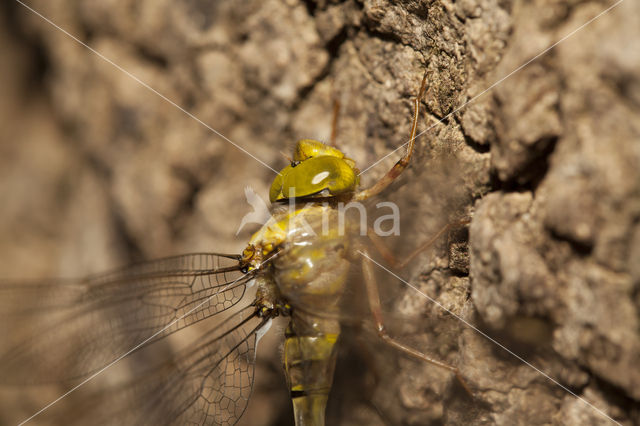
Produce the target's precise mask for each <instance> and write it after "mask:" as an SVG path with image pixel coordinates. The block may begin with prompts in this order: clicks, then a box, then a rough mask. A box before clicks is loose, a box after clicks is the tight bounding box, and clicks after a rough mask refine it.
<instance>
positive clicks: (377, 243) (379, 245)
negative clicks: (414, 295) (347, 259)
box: [367, 219, 470, 269]
mask: <svg viewBox="0 0 640 426" xmlns="http://www.w3.org/2000/svg"><path fill="white" fill-rule="evenodd" d="M468 223H470V220H469V219H461V220H457V221H455V222H450V223H448V224H446V225H445V226H443V227H442V228H440V230H439V231H438V232H436V233H435V235H433V236H432V237H431V238H429V239H428V240H427V241H425V242H424V243H423V244H421V245H420V246H418V248H416V249H414V250H413V251H412V252H411V253H409V254H408V255H407V256H405V257H404V259H403V260H399V259H398V258H396V256H395V255H394V254H393V253H392V252H391V250H389V248H388V247H387V246H386V245H385V243H384V241H382V238H380V236H378V235H377V234H376V233H375V232H374V231H373V230H372V229H371V228H368V229H367V237H368V238H369V240H371V243H372V244H373V246H374V247H375V249H376V250H377V251H378V253H380V255H381V256H382V257H383V258H384V260H385V261H386V262H387V263H388V264H389V265H390V266H391V267H392V268H394V269H402V268H404V267H405V266H407V265H408V264H409V262H411V261H412V260H413V259H414V258H415V257H416V256H417V255H418V254H420V253H422V252H423V251H425V250H427V249H428V248H429V247H431V246H432V245H433V244H434V243H435V242H436V241H438V239H439V238H440V237H441V236H442V235H444V234H445V233H447V232H449V231H450V230H451V229H454V228H457V227H459V226H463V225H467V224H468Z"/></svg>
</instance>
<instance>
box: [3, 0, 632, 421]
mask: <svg viewBox="0 0 640 426" xmlns="http://www.w3.org/2000/svg"><path fill="white" fill-rule="evenodd" d="M26 4H27V5H28V6H29V7H32V8H33V9H34V10H35V11H37V12H38V13H40V14H42V15H43V16H44V17H46V18H47V19H49V20H50V21H51V22H52V23H53V24H55V26H59V27H60V28H56V27H55V26H54V25H52V24H51V23H48V22H46V21H45V20H44V19H43V17H42V16H38V15H37V14H36V13H35V12H34V11H32V10H29V9H28V8H26V7H25V6H23V5H21V4H20V3H18V2H13V1H8V2H3V3H2V5H1V6H0V21H1V22H2V25H0V63H2V64H3V66H2V67H0V90H1V93H2V96H0V196H1V199H2V208H1V209H0V276H1V277H2V278H20V279H26V278H35V279H38V278H44V277H53V276H56V277H60V276H62V277H79V276H84V275H87V274H90V273H95V272H99V271H104V270H107V269H109V268H113V267H117V266H120V265H124V264H127V263H129V262H132V261H136V260H142V259H151V258H155V257H160V256H166V255H172V254H180V253H187V252H198V251H204V252H212V251H213V252H227V253H234V252H240V250H241V249H242V248H243V246H244V244H245V243H246V241H247V239H248V238H249V236H250V235H251V233H252V232H253V231H255V228H249V227H247V228H244V229H243V230H242V232H240V233H239V234H238V235H236V230H237V229H238V226H239V225H240V220H241V218H242V216H243V215H244V214H245V213H247V212H249V211H250V207H249V206H248V205H247V203H246V201H245V195H244V189H245V187H247V186H250V187H251V188H253V189H254V190H255V191H256V192H257V193H258V194H261V195H263V196H264V198H265V199H266V198H267V191H268V188H269V185H270V183H271V180H272V179H273V176H274V172H273V170H270V169H269V168H268V167H267V166H269V167H271V168H273V169H275V170H279V169H280V168H282V167H283V166H284V165H285V164H286V159H285V157H284V156H283V155H282V153H288V152H290V150H291V147H292V146H293V144H294V143H295V141H296V140H297V139H300V138H316V139H319V140H323V141H327V140H328V139H329V137H330V133H331V120H332V109H333V104H334V102H335V101H339V103H340V106H341V108H340V116H339V122H338V145H339V146H340V147H341V148H342V149H343V150H344V151H345V152H346V153H347V154H348V155H349V156H350V157H351V158H354V159H355V160H356V162H357V164H358V165H359V167H360V168H361V170H365V169H367V168H368V166H369V165H371V164H373V163H374V162H375V161H377V160H378V159H380V158H382V157H383V156H385V155H386V154H388V153H389V152H391V151H392V150H394V149H395V148H397V147H399V146H401V145H402V144H403V143H404V142H406V140H407V136H408V133H409V128H410V123H411V114H412V103H411V98H412V96H414V94H415V93H416V92H417V89H418V86H419V84H420V80H421V78H422V76H423V74H424V73H425V72H427V74H428V82H429V85H428V90H427V94H426V96H425V99H424V101H423V103H422V105H423V110H424V111H423V114H422V115H421V117H420V124H419V129H420V130H424V131H425V134H424V135H423V136H421V137H420V138H419V140H418V142H417V149H416V155H415V158H414V161H413V163H412V165H411V167H410V169H409V170H408V171H407V173H406V174H405V175H403V177H402V179H400V181H399V182H398V183H397V184H395V185H394V186H393V187H392V188H391V190H389V191H387V193H385V194H382V195H383V197H382V198H384V199H389V200H392V201H394V202H396V203H397V204H398V205H399V206H400V207H401V217H402V229H401V236H400V237H399V238H396V239H394V240H393V241H390V242H389V244H390V245H391V246H392V247H393V248H394V249H395V251H396V253H399V255H400V256H402V254H405V253H408V252H410V251H411V249H412V248H414V247H416V246H417V245H418V244H419V243H420V242H422V241H425V240H426V239H427V238H428V237H429V236H431V235H433V234H434V233H435V232H436V231H437V230H438V229H439V228H440V227H441V226H442V225H443V224H445V223H448V222H450V221H452V220H456V219H459V218H462V217H470V218H471V220H472V221H471V225H470V227H469V229H468V230H464V229H463V230H461V231H460V232H457V233H454V234H453V235H449V236H448V237H447V238H443V240H442V241H440V242H439V243H438V244H437V245H436V247H434V249H433V250H431V251H428V252H426V253H424V254H423V255H421V256H420V257H419V258H418V259H417V260H416V261H415V262H412V264H411V265H410V266H409V267H408V268H406V269H405V270H403V271H401V275H402V276H403V277H404V278H405V279H407V280H409V281H411V282H412V283H414V284H415V285H417V286H418V288H419V289H420V290H421V291H423V292H424V293H426V294H428V295H429V296H430V297H433V298H434V299H436V300H438V301H439V302H440V303H442V304H443V305H444V306H446V307H447V308H448V309H451V310H452V311H453V312H455V313H456V314H458V315H460V316H462V317H463V318H465V319H466V320H467V321H469V322H471V323H473V324H475V325H476V326H477V327H478V328H480V329H482V330H483V331H485V332H486V333H488V334H489V335H491V336H492V337H494V338H495V339H497V340H499V341H500V342H501V343H502V344H504V345H505V346H506V347H508V348H510V349H511V350H513V351H514V352H516V353H518V354H519V355H521V356H522V357H523V358H525V359H526V360H527V361H530V362H531V363H532V364H534V365H535V366H537V367H538V368H540V369H541V370H544V371H545V372H547V373H548V374H549V375H550V376H552V377H553V378H555V379H556V380H557V381H558V382H560V383H561V384H563V385H564V386H565V387H567V388H568V389H570V390H571V391H573V392H574V393H576V394H578V395H580V396H581V397H583V398H585V399H586V400H587V401H589V402H590V403H591V404H593V405H594V406H596V407H597V408H598V409H600V410H602V411H603V412H604V413H606V414H607V415H608V416H611V417H612V418H614V419H615V420H617V421H619V422H621V423H623V424H637V423H638V422H640V411H639V409H638V402H639V401H640V386H639V384H640V368H639V367H638V365H640V364H639V362H640V324H639V321H640V262H639V261H638V259H639V258H640V167H638V165H639V164H640V138H639V135H640V120H638V112H639V109H640V83H639V81H640V75H639V74H638V70H639V69H640V53H638V52H640V51H639V50H638V49H637V46H635V43H636V42H637V40H639V39H640V34H639V32H640V30H639V28H640V25H639V24H640V22H639V21H638V17H639V16H640V9H639V6H638V4H636V3H634V2H632V1H630V0H626V1H624V2H622V3H621V4H620V5H619V6H617V7H615V8H614V9H613V10H611V11H610V12H608V13H606V14H604V15H602V16H601V17H599V18H597V19H596V20H595V21H593V22H592V23H590V24H589V25H588V26H586V27H585V28H584V29H582V30H580V31H578V32H577V33H575V35H573V36H571V37H570V38H568V39H567V40H566V41H563V42H562V43H561V44H559V45H558V46H557V47H556V48H554V49H553V50H551V51H549V52H548V53H547V54H545V55H543V56H541V57H539V58H537V59H536V60H535V61H533V62H531V63H528V65H527V66H526V67H524V68H522V69H521V70H519V71H518V72H517V73H515V74H513V75H512V76H510V77H509V78H508V79H506V80H504V81H502V78H503V77H505V76H508V75H509V74H510V73H511V72H512V71H514V70H516V69H518V67H520V66H521V65H522V64H525V63H527V61H529V60H530V59H531V58H533V57H535V56H536V55H538V54H539V53H540V52H542V51H543V50H544V49H546V48H547V47H548V46H550V45H551V44H553V43H555V42H556V41H558V40H560V39H562V38H563V37H565V36H566V35H567V34H570V33H571V32H572V31H573V30H575V29H576V28H579V27H580V26H581V25H583V24H584V23H586V22H588V21H589V20H590V19H592V18H594V17H596V16H598V14H600V13H601V12H603V11H605V10H606V9H607V8H608V7H609V6H611V5H613V4H614V3H613V2H605V1H597V2H587V3H584V2H558V1H555V0H540V1H537V2H526V1H515V2H491V1H464V2H456V3H450V2H446V1H444V2H439V1H430V0H425V1H400V2H388V1H386V0H376V1H373V0H365V1H359V0H346V1H338V0H335V1H334V0H319V1H298V0H290V1H277V0H267V1H264V0H262V1H257V0H256V1H244V2H234V1H223V0H220V1H198V2H196V1H187V0H184V1H179V2H175V1H174V2H169V1H151V0H144V1H140V0H136V1H133V0H112V1H94V0H56V1H45V0H32V1H29V2H26ZM61 29H63V30H64V31H67V32H69V33H70V34H72V35H73V36H74V37H77V38H78V39H79V40H81V41H82V42H83V43H86V44H87V45H88V46H90V47H91V48H92V49H95V51H97V52H99V54H100V55H103V56H104V58H102V57H100V56H99V55H98V54H97V53H96V52H92V51H91V50H90V49H88V48H87V47H85V46H82V45H81V44H79V43H77V42H76V41H74V40H73V39H72V38H70V37H69V35H67V34H64V33H63V32H62V31H61ZM105 58H106V59H107V60H108V61H106V60H105ZM110 62H111V63H110ZM118 67H121V69H118ZM123 70H124V71H126V72H123ZM128 73H130V74H131V75H129V74H128ZM132 75H133V76H135V77H136V78H138V79H139V80H140V81H142V82H143V83H144V84H146V85H148V86H150V87H151V88H153V89H154V90H155V91H157V92H158V93H159V94H161V95H162V96H164V97H166V99H163V97H162V96H159V95H158V93H154V92H153V91H151V90H149V89H148V88H147V87H144V85H143V84H141V83H140V82H139V81H136V80H135V79H134V78H132ZM496 82H500V83H499V84H497V85H495V87H493V86H492V85H493V84H494V83H496ZM489 87H491V91H489V92H487V93H484V91H485V89H487V88H489ZM476 97H478V98H477V99H475V98H476ZM167 99H169V100H170V101H171V102H173V103H175V104H177V105H179V106H180V107H181V108H183V109H184V110H186V111H188V112H189V113H190V114H192V115H193V116H195V117H197V118H198V119H199V120H201V121H202V122H204V123H206V124H207V125H208V126H210V127H211V128H213V129H215V130H216V131H218V132H220V133H221V134H223V135H224V136H225V137H227V138H228V139H229V140H231V141H233V142H234V143H235V144H237V145H238V146H240V147H241V148H242V149H239V148H238V147H236V146H234V145H233V144H231V143H230V142H228V141H226V140H224V139H223V138H221V137H220V136H219V135H216V134H215V133H213V132H212V131H211V130H210V129H209V128H207V127H206V126H204V125H203V124H202V123H201V122H199V121H198V120H196V119H194V118H193V117H191V116H189V115H188V114H186V113H185V112H184V111H182V110H181V109H179V108H177V107H176V106H175V105H173V104H172V103H170V102H168V101H167ZM472 99H473V102H471V103H469V105H466V104H467V102H469V101H470V100H472ZM243 150H246V151H247V152H248V153H249V154H250V155H249V154H248V153H247V152H243ZM400 152H401V151H400ZM400 152H397V153H395V154H394V155H391V156H390V157H388V158H386V159H385V160H384V161H382V162H381V163H380V164H378V165H376V166H375V167H373V168H371V169H370V170H366V172H365V173H364V174H363V175H362V180H363V182H364V183H365V184H367V183H371V182H373V181H375V179H377V178H379V177H380V176H382V174H383V173H384V172H385V171H386V170H387V169H388V168H389V167H390V166H391V165H392V164H393V163H394V161H396V160H397V158H398V156H399V154H400ZM253 157H255V158H253ZM258 160H259V161H258ZM263 163H264V164H263ZM381 276H382V277H385V275H381ZM382 279H384V278H382ZM386 280H387V281H388V283H387V286H388V287H387V290H386V291H387V293H388V294H389V303H390V304H391V305H390V306H392V308H391V309H393V310H394V311H395V312H397V313H398V314H399V316H400V317H402V318H413V320H412V321H413V324H412V325H413V328H412V330H410V331H407V333H408V334H409V336H408V338H410V340H411V341H412V342H414V343H415V344H416V345H418V346H419V347H421V348H428V349H429V350H430V351H432V352H433V353H435V354H436V355H437V357H439V358H441V359H446V360H447V361H448V362H450V363H453V364H456V365H458V366H459V368H460V370H461V371H462V374H463V376H464V377H465V379H466V380H467V381H468V382H469V385H470V387H471V388H472V390H473V391H474V397H473V400H471V401H470V400H469V397H468V396H465V395H464V392H460V389H459V388H458V387H456V385H455V384H454V383H453V380H452V378H451V377H450V374H448V373H446V372H442V371H439V370H438V369H435V368H433V367H431V366H427V365H422V364H419V363H415V362H413V361H410V360H407V359H406V358H404V357H402V356H400V355H398V354H397V353H394V352H393V351H389V350H387V349H382V348H379V347H377V346H374V348H373V350H371V348H369V350H368V351H366V350H365V351H364V353H369V355H362V354H361V351H360V349H359V347H360V346H359V344H356V345H353V346H355V349H353V348H352V349H353V350H351V352H350V354H346V355H344V356H343V357H342V358H341V361H340V362H341V364H340V365H342V367H340V365H339V367H338V371H339V376H337V378H336V381H337V388H336V389H337V390H336V391H335V392H334V397H333V398H334V399H333V401H334V402H332V403H331V405H332V407H333V408H332V410H331V413H330V414H329V415H330V419H332V424H352V423H353V424H356V423H357V424H361V423H362V422H365V423H369V424H412V425H423V424H462V423H464V424H487V423H489V424H551V423H552V424H609V423H610V419H607V417H605V416H603V415H602V414H601V413H599V412H597V411H595V410H594V409H592V408H591V407H589V406H588V405H586V404H584V403H583V402H581V401H580V400H578V399H576V398H575V397H574V396H572V395H570V394H568V393H567V392H565V391H564V390H562V389H560V388H559V387H558V386H556V385H554V384H553V383H551V382H549V380H547V379H545V378H544V377H543V376H541V375H540V374H538V373H537V372H536V371H534V370H533V369H531V368H530V367H528V366H526V365H524V364H523V363H522V362H520V361H519V360H517V359H515V358H514V357H512V356H511V355H509V354H508V353H506V352H504V351H502V350H501V349H499V348H497V347H496V346H495V345H493V344H492V343H490V342H489V341H487V340H486V339H484V338H483V337H482V336H480V335H478V334H477V333H476V332H474V331H473V330H470V329H468V328H465V327H461V326H460V325H459V324H458V326H457V327H456V326H454V325H449V324H450V323H451V321H449V320H450V318H449V319H447V315H446V314H443V313H442V311H441V310H440V309H439V308H438V307H436V306H435V305H433V304H431V303H430V302H429V301H428V300H426V299H425V298H423V297H420V296H417V295H416V293H415V292H413V291H412V290H407V288H406V287H404V286H403V285H402V284H401V283H400V282H399V281H397V280H395V279H391V277H390V276H388V275H386ZM454 322H455V321H454ZM283 326H284V324H280V325H279V327H276V329H277V330H275V332H271V333H270V336H269V339H270V342H268V343H267V342H265V344H264V345H261V352H260V353H259V355H258V357H259V361H258V364H257V366H256V384H255V387H254V393H253V396H252V399H251V401H250V403H249V407H248V409H247V413H246V415H245V416H244V417H243V419H242V420H241V422H242V424H247V425H249V424H251V425H271V424H273V425H275V424H291V421H292V413H291V409H290V407H289V406H290V401H288V400H287V390H286V385H285V380H284V376H283V374H282V373H281V370H280V363H281V361H280V352H279V349H278V345H279V335H280V334H281V330H282V327H283ZM278 328H279V329H278ZM198 332H201V329H198V326H196V327H194V330H192V331H190V333H195V334H192V335H197V333H198ZM68 343H69V344H72V343H73V342H68ZM166 350H167V351H170V350H171V348H170V344H169V345H168V347H167V348H166ZM360 361H361V362H360ZM354 365H358V366H362V365H367V366H371V367H370V368H369V367H366V368H361V369H358V368H354ZM350 375H351V377H350ZM108 384H109V380H108V378H107V379H104V380H103V382H101V383H99V384H95V385H92V386H93V387H94V390H95V391H96V392H100V390H101V389H103V387H104V388H106V387H108ZM354 384H359V386H361V390H360V391H356V390H352V389H356V388H354V387H352V386H355V385H354ZM362 389H365V390H366V391H362ZM61 390H63V388H60V387H58V388H56V387H55V386H52V387H49V388H47V389H46V390H45V389H38V390H32V391H28V390H27V389H22V388H19V387H18V388H12V389H3V390H2V394H1V395H2V398H1V400H2V403H1V404H2V407H1V408H0V412H2V414H1V415H0V423H2V424H13V423H15V422H16V421H19V420H21V419H24V418H26V417H28V416H29V415H31V414H33V413H34V412H35V411H37V410H38V409H39V408H41V407H42V406H44V405H45V404H46V403H48V402H50V401H51V400H53V399H55V398H56V397H57V396H59V395H60V394H61V393H62V392H61ZM354 394H357V397H354ZM82 404H84V403H83V399H82V395H81V394H80V391H79V392H78V395H77V396H76V395H74V396H73V399H72V398H70V399H69V401H68V402H66V403H65V405H64V406H62V404H61V406H60V407H57V408H56V409H57V410H59V411H60V412H65V413H66V414H65V416H68V418H70V419H72V418H73V416H74V413H75V412H76V410H77V411H78V412H80V411H82V410H84V409H85V407H83V406H82ZM45 414H46V413H43V415H42V416H39V417H38V418H36V419H34V420H33V422H32V424H50V423H51V422H52V421H53V420H51V418H55V417H51V418H47V416H46V415H45ZM58 418H60V417H58Z"/></svg>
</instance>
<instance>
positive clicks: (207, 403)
mask: <svg viewBox="0 0 640 426" xmlns="http://www.w3.org/2000/svg"><path fill="white" fill-rule="evenodd" d="M269 321H270V320H269V319H267V318H260V317H258V315H257V312H256V308H255V306H253V305H250V306H247V307H245V308H243V309H241V310H240V311H238V312H236V313H234V314H233V315H232V316H230V317H229V318H228V319H226V320H225V321H224V322H222V323H220V324H217V325H216V326H215V328H214V329H212V330H211V331H209V332H207V333H206V334H205V335H204V336H200V337H199V338H198V339H197V341H196V342H195V343H193V344H191V345H190V346H188V347H186V348H185V349H182V350H181V351H180V352H179V353H178V354H177V355H176V356H175V357H174V358H173V359H172V360H170V361H167V362H163V363H162V364H160V365H157V366H155V367H154V368H151V369H145V370H142V371H139V372H137V373H136V374H135V375H134V376H133V377H131V378H129V379H128V380H127V381H126V382H125V383H122V384H120V385H117V386H115V387H112V388H109V389H108V390H107V391H103V392H100V393H97V394H95V395H93V396H91V397H90V398H89V400H87V401H85V404H83V406H82V407H76V408H74V410H73V412H72V413H71V414H70V415H69V416H68V417H66V418H64V419H61V420H62V421H61V423H65V424H69V423H72V424H88V423H89V424H99V425H122V424H131V425H133V424H135V425H169V424H175V425H232V424H234V423H236V421H237V420H238V419H239V418H240V417H241V416H242V414H243V413H244V410H245V408H246V406H247V403H248V400H249V397H250V395H251V390H252V387H253V372H254V365H255V356H256V353H255V350H256V344H257V337H256V336H257V335H261V334H263V333H264V332H266V330H267V329H268V325H269Z"/></svg>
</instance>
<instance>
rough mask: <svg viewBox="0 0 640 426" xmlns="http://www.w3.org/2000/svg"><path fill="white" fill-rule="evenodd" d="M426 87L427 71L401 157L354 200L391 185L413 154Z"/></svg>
mask: <svg viewBox="0 0 640 426" xmlns="http://www.w3.org/2000/svg"><path fill="white" fill-rule="evenodd" d="M426 87H427V73H425V74H424V77H422V83H421V84H420V90H419V91H418V95H417V96H416V97H415V98H414V100H413V123H412V125H411V133H410V134H409V142H407V144H408V145H407V150H406V151H405V153H404V155H403V156H402V158H400V159H399V160H398V162H397V163H396V164H394V166H393V167H392V168H391V170H389V171H388V172H387V174H385V175H384V176H383V177H382V179H380V180H379V181H378V182H376V183H375V184H374V185H373V186H371V187H369V188H367V189H363V190H362V191H359V192H358V193H356V194H355V197H354V198H355V199H356V200H366V199H367V198H369V197H372V196H374V195H377V194H379V193H380V192H382V191H383V190H384V189H385V188H386V187H387V186H389V185H391V182H393V181H394V180H395V179H396V178H397V177H398V176H400V174H401V173H402V172H403V170H404V169H406V168H407V166H408V165H409V161H411V155H412V154H413V148H414V146H415V142H416V133H417V131H418V118H419V115H420V101H421V100H422V97H423V96H424V92H425V90H426Z"/></svg>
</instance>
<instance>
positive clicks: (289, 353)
mask: <svg viewBox="0 0 640 426" xmlns="http://www.w3.org/2000/svg"><path fill="white" fill-rule="evenodd" d="M339 333H340V325H339V324H338V323H337V321H332V320H326V319H320V318H313V317H309V316H306V315H305V316H304V317H300V316H294V317H292V319H291V322H290V323H289V326H288V327H287V330H286V332H285V342H284V369H285V372H286V375H287V381H288V383H289V391H290V393H291V400H292V402H293V412H294V416H295V421H296V426H324V413H325V408H326V405H327V400H328V397H329V391H330V390H331V384H332V382H333V373H334V370H335V365H336V357H337V352H336V347H335V344H336V342H337V340H338V336H339Z"/></svg>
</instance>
